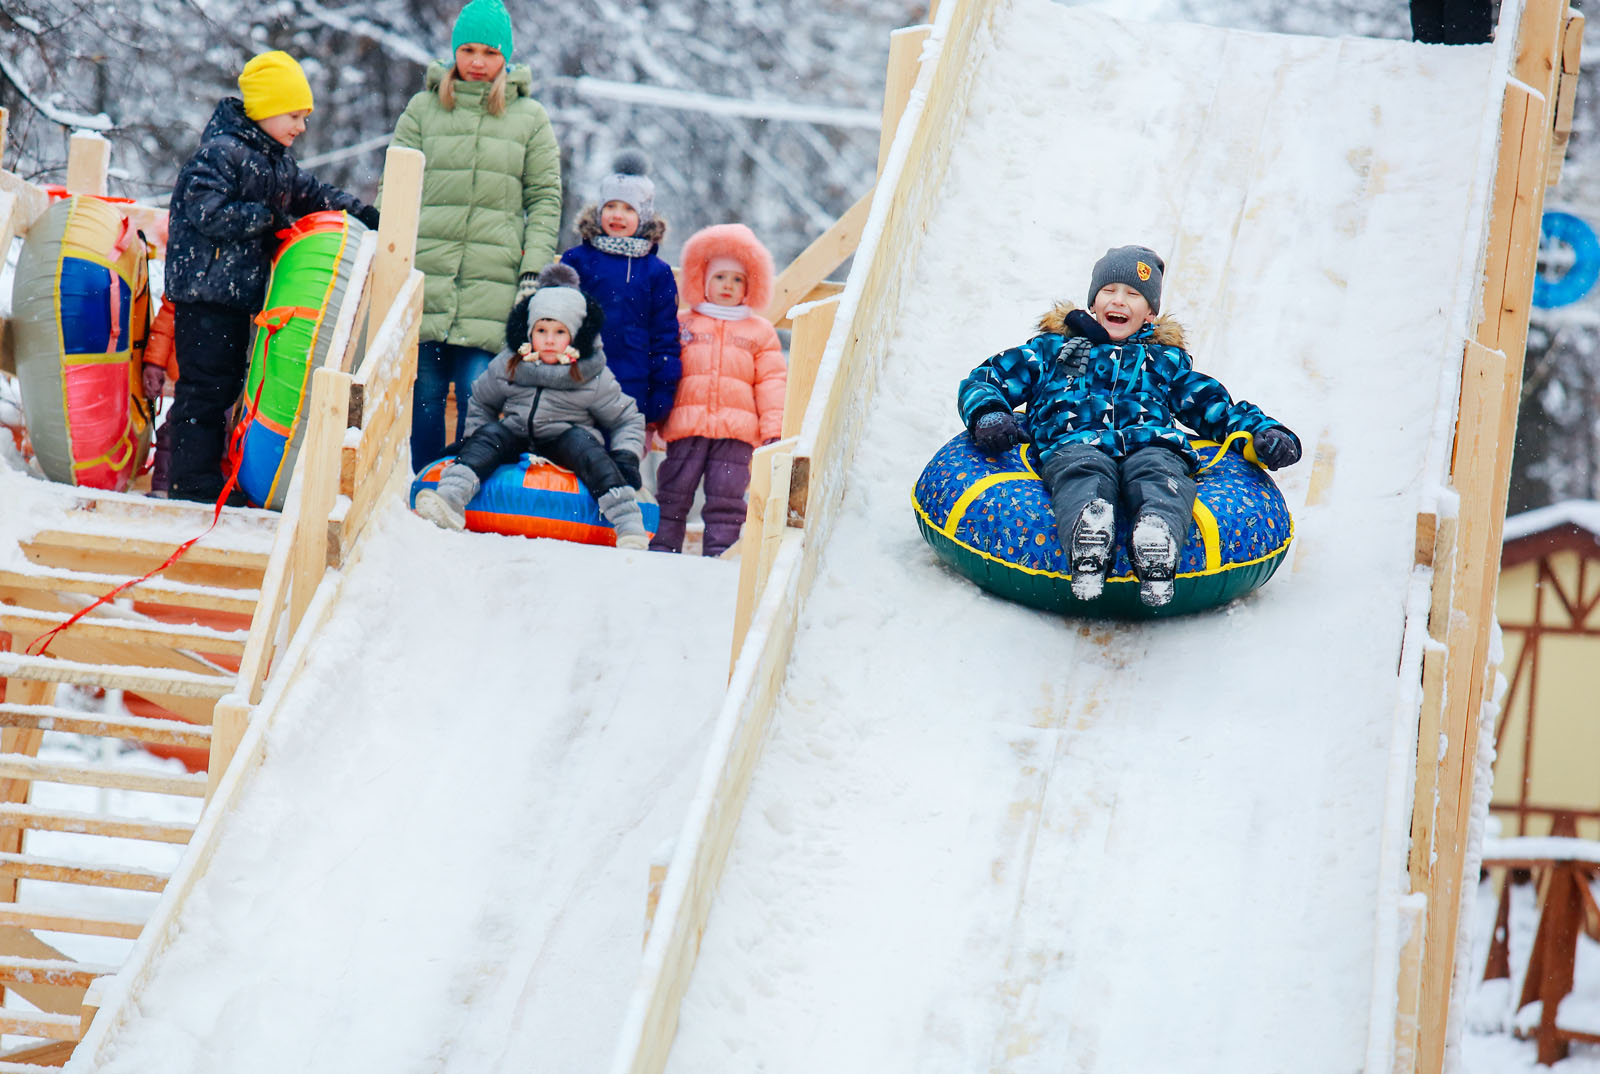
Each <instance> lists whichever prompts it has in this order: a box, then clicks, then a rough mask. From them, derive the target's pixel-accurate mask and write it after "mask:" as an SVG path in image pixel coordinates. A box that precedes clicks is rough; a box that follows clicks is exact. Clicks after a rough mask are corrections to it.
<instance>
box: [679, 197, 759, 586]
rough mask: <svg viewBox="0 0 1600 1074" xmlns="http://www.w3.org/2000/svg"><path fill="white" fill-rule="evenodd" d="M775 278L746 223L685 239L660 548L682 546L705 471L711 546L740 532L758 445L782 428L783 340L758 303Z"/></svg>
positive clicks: (722, 547) (721, 548)
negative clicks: (678, 365) (678, 363)
mask: <svg viewBox="0 0 1600 1074" xmlns="http://www.w3.org/2000/svg"><path fill="white" fill-rule="evenodd" d="M772 280H773V270H772V255H771V254H769V253H767V249H766V247H764V246H762V245H761V243H760V241H759V240H758V239H757V238H756V237H755V234H754V233H753V232H752V231H751V230H750V229H749V228H747V227H745V226H744V225H743V224H718V225H716V226H714V227H708V228H705V229H703V230H701V231H697V232H695V233H694V235H692V236H690V238H689V241H688V242H686V243H684V246H683V293H684V298H685V299H686V300H687V302H688V305H689V309H688V310H687V311H686V312H684V313H681V314H679V315H678V326H679V333H678V338H679V340H680V342H681V343H682V345H683V352H682V361H683V376H682V378H681V379H679V381H678V394H677V397H676V399H675V400H674V402H673V405H672V413H671V414H670V415H668V417H667V422H666V426H665V428H663V429H662V431H661V435H662V438H663V439H665V440H666V441H667V457H666V460H665V461H664V462H662V464H661V469H660V471H659V472H658V473H657V475H656V499H657V501H658V502H659V503H660V506H661V524H660V528H659V529H657V530H656V535H655V539H654V540H652V541H651V542H650V547H651V548H653V549H655V550H656V551H658V552H681V551H683V529H684V520H685V519H686V518H688V515H689V507H690V505H691V504H693V503H694V494H695V490H696V489H697V488H699V486H700V483H701V481H702V480H703V481H704V482H705V493H706V499H705V505H704V506H703V507H702V508H701V510H700V517H701V518H702V519H704V520H705V527H706V528H705V540H704V543H703V546H702V549H703V552H704V554H705V555H708V556H720V555H721V554H722V553H723V552H725V551H727V550H728V548H730V547H731V546H732V545H733V544H734V542H735V541H737V540H738V539H739V527H740V525H741V524H742V523H743V522H744V514H745V506H744V493H745V488H746V487H747V486H748V485H749V484H750V456H751V453H752V452H753V451H754V450H755V448H756V447H757V446H758V445H760V444H766V443H771V442H772V441H774V440H776V439H777V438H778V435H779V433H780V432H781V431H782V429H783V392H784V385H785V381H786V379H787V368H786V366H785V363H784V358H783V347H782V345H781V344H780V343H779V342H778V333H777V331H776V330H775V329H774V328H773V327H772V322H771V321H769V320H767V319H766V318H765V317H763V316H761V315H760V314H759V313H756V312H755V311H756V310H760V309H765V308H766V305H767V303H768V302H770V301H772Z"/></svg>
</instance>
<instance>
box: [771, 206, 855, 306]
mask: <svg viewBox="0 0 1600 1074" xmlns="http://www.w3.org/2000/svg"><path fill="white" fill-rule="evenodd" d="M872 197H873V191H871V190H869V191H867V192H866V193H865V194H863V195H861V197H860V198H859V199H858V200H857V201H856V203H855V204H854V205H852V206H850V208H848V209H846V210H845V211H844V215H843V216H841V217H839V219H838V220H837V221H835V222H834V225H833V226H832V227H830V228H829V229H828V230H827V231H824V232H823V233H822V234H821V235H819V236H817V238H816V239H814V240H813V241H812V243H811V245H810V246H807V247H806V248H805V249H804V250H801V251H800V253H799V254H798V255H797V256H796V257H795V259H794V260H793V261H791V262H789V265H788V267H787V268H785V269H784V270H783V271H782V272H780V273H778V278H777V279H776V280H775V281H774V282H773V285H772V302H771V303H770V304H769V305H768V306H767V308H766V309H765V310H764V311H762V316H764V317H766V319H767V320H769V321H772V322H773V323H777V322H778V321H781V320H783V319H784V317H786V316H787V315H788V313H789V307H790V306H793V305H794V304H795V303H797V302H798V301H799V300H800V297H801V296H802V295H805V294H807V293H808V292H810V290H811V289H812V288H813V287H815V286H816V285H817V284H819V283H821V282H822V281H823V280H824V279H826V278H827V276H828V274H829V273H830V272H832V271H833V270H834V269H836V268H838V267H839V266H840V265H842V264H844V261H845V258H847V257H849V256H850V255H851V254H853V253H855V252H856V247H857V246H858V245H860V243H861V232H862V230H863V229H864V228H865V227H866V226H867V214H868V213H869V212H871V210H872Z"/></svg>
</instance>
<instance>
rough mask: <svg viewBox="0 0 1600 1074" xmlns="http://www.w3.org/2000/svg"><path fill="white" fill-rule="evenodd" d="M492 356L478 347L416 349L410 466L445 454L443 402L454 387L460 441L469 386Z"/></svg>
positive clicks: (450, 345) (419, 466) (433, 343)
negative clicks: (415, 381)
mask: <svg viewBox="0 0 1600 1074" xmlns="http://www.w3.org/2000/svg"><path fill="white" fill-rule="evenodd" d="M493 359H494V355H493V354H490V353H489V352H488V351H486V350H481V349H479V348H477V347H463V346H461V345H459V344H455V343H442V342H439V341H438V340H429V341H427V342H424V343H421V344H419V345H418V347H417V384H416V387H415V388H414V389H413V390H412V393H411V408H412V409H411V466H412V469H414V470H417V471H418V472H420V471H421V470H422V468H423V467H425V466H427V465H428V464H429V463H431V462H433V461H434V460H435V459H437V458H439V456H441V455H443V454H444V449H445V445H446V440H445V429H444V410H445V399H446V397H447V396H449V394H450V385H451V383H454V384H455V386H456V433H455V436H454V437H452V438H451V441H455V440H460V439H461V433H462V430H463V429H464V428H465V427H466V424H467V400H469V399H471V398H472V382H473V381H475V380H477V379H478V377H479V375H480V374H482V373H483V371H484V370H485V369H488V368H489V363H490V361H492V360H493Z"/></svg>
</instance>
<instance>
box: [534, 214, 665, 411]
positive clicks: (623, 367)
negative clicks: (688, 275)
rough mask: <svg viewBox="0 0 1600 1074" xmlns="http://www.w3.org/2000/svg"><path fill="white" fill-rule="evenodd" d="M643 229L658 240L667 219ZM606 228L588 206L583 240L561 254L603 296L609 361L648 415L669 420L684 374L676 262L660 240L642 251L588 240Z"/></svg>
mask: <svg viewBox="0 0 1600 1074" xmlns="http://www.w3.org/2000/svg"><path fill="white" fill-rule="evenodd" d="M642 232H643V233H642V234H641V235H640V237H641V238H645V239H648V240H649V241H650V242H651V243H652V244H654V243H659V242H660V241H661V237H662V236H663V235H664V234H665V233H666V224H665V222H664V221H662V220H660V219H656V220H652V221H651V222H650V223H648V224H646V225H645V227H644V228H643V229H642ZM602 234H604V232H602V231H601V230H600V219H599V214H598V213H597V212H596V211H595V210H594V208H593V207H590V208H589V209H586V210H585V211H584V213H583V215H582V216H581V217H580V218H579V220H578V236H579V238H581V239H582V240H583V244H582V245H581V246H574V247H573V248H572V249H570V250H568V251H567V252H566V253H564V254H562V255H561V260H563V261H565V262H566V263H567V264H569V265H571V266H572V267H573V268H575V269H577V270H578V278H579V279H580V280H581V281H582V283H583V290H584V293H585V294H588V295H592V296H593V297H594V298H596V299H598V300H599V302H600V305H601V307H602V308H604V309H605V311H606V324H605V327H604V328H603V329H601V331H600V340H601V343H602V345H603V346H604V347H605V351H606V365H607V367H608V368H609V369H610V370H611V372H612V373H614V374H615V375H616V378H617V380H618V381H620V382H621V384H622V390H623V391H625V392H627V393H628V395H630V396H631V397H632V398H633V400H634V402H636V403H638V404H639V409H640V410H642V411H643V412H644V420H645V421H648V422H651V423H656V422H662V421H666V420H667V414H668V412H669V411H671V410H672V400H673V397H674V396H676V395H677V393H678V378H679V377H680V376H681V375H682V374H683V366H682V365H681V364H680V362H679V343H678V281H677V280H676V279H675V278H674V277H673V275H672V266H670V265H668V264H667V263H666V262H665V261H663V260H661V258H660V257H658V256H656V250H657V249H658V247H657V246H655V245H652V246H651V247H650V252H649V253H648V254H646V255H645V256H643V257H624V256H623V255H622V254H608V253H604V252H603V251H600V250H596V249H595V248H594V247H593V246H591V245H589V242H590V240H592V239H594V238H596V237H598V236H599V235H602Z"/></svg>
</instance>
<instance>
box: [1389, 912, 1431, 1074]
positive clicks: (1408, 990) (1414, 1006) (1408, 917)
mask: <svg viewBox="0 0 1600 1074" xmlns="http://www.w3.org/2000/svg"><path fill="white" fill-rule="evenodd" d="M1426 908H1427V900H1426V899H1423V898H1415V899H1413V900H1411V901H1408V902H1406V903H1404V904H1402V905H1401V906H1400V936H1401V942H1400V972H1399V977H1398V980H1397V988H1396V998H1397V1000H1398V1002H1397V1003H1396V1005H1395V1021H1394V1040H1395V1048H1394V1061H1393V1064H1392V1065H1391V1066H1390V1068H1389V1074H1414V1072H1415V1071H1416V1068H1417V1028H1418V1017H1419V1015H1420V1014H1421V1004H1422V944H1423V939H1424V936H1425V935H1426V930H1427V925H1426V918H1427V912H1426Z"/></svg>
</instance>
